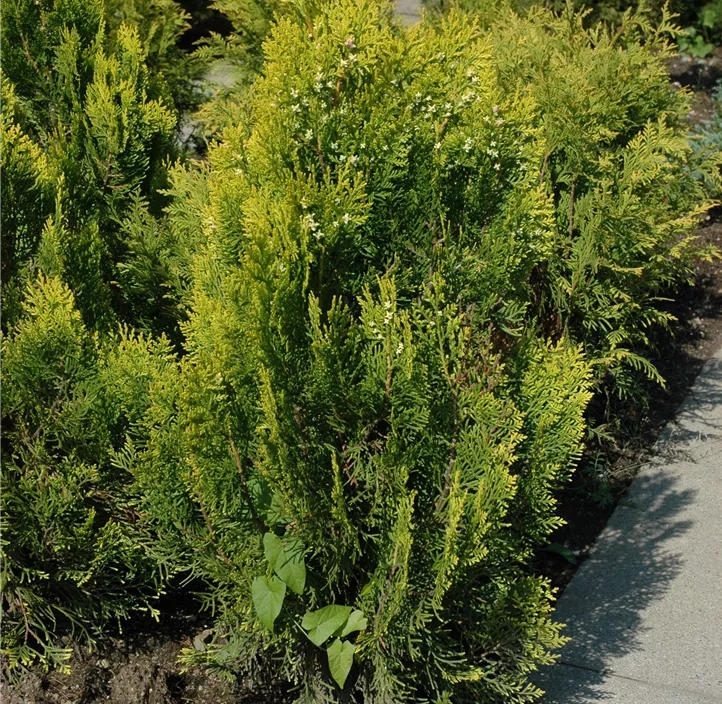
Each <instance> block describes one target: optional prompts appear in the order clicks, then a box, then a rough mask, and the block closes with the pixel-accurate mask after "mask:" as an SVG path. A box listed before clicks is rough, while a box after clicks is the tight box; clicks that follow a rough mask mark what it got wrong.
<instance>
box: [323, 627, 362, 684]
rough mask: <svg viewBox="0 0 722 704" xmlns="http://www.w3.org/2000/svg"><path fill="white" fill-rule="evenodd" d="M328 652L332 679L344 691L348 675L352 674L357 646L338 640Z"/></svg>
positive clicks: (330, 646) (329, 647)
mask: <svg viewBox="0 0 722 704" xmlns="http://www.w3.org/2000/svg"><path fill="white" fill-rule="evenodd" d="M326 652H327V653H328V669H329V670H331V677H333V679H334V680H335V681H336V684H337V685H338V686H339V687H341V689H343V686H344V684H346V678H347V677H348V673H349V672H351V666H352V665H353V654H354V653H355V652H356V646H355V645H354V644H353V643H349V642H348V641H345V640H341V639H340V638H336V640H335V641H333V643H331V645H329V646H328V648H327V649H326Z"/></svg>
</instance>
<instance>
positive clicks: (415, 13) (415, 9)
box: [394, 0, 422, 26]
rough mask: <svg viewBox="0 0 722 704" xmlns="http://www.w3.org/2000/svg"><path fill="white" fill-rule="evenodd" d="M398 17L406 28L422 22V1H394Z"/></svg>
mask: <svg viewBox="0 0 722 704" xmlns="http://www.w3.org/2000/svg"><path fill="white" fill-rule="evenodd" d="M394 6H395V8H394V9H395V10H396V15H397V16H398V17H399V19H400V20H401V22H402V23H403V24H405V25H406V26H410V25H412V24H416V23H417V22H420V21H421V10H422V4H421V0H394Z"/></svg>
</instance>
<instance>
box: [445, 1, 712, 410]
mask: <svg viewBox="0 0 722 704" xmlns="http://www.w3.org/2000/svg"><path fill="white" fill-rule="evenodd" d="M459 4H460V5H462V6H464V7H467V8H468V10H467V12H468V13H469V14H470V15H471V16H473V17H476V16H479V18H480V21H481V23H482V24H483V25H485V26H488V27H490V29H489V36H490V38H491V39H492V41H493V44H494V56H495V66H496V70H497V73H498V76H499V80H500V82H501V84H502V85H503V86H504V88H505V89H507V90H526V91H528V93H529V94H530V95H531V96H532V97H533V99H534V100H535V102H536V104H537V105H538V111H537V118H536V121H535V124H537V125H538V126H539V127H540V129H541V130H542V132H543V135H544V137H543V139H544V143H545V146H544V157H543V161H542V165H541V168H540V171H539V179H540V182H541V183H543V184H544V187H545V190H546V192H547V193H548V194H549V195H550V197H551V198H552V199H553V202H554V204H555V218H554V219H555V227H554V235H553V240H554V242H553V245H552V246H553V249H554V251H555V254H556V256H554V257H551V258H549V259H548V260H547V261H546V262H544V264H543V266H542V267H541V268H540V269H539V270H538V271H537V272H535V279H536V280H535V288H536V290H537V292H538V293H537V296H538V300H539V304H540V308H539V313H540V322H542V324H543V325H545V326H546V329H547V331H548V334H550V335H552V336H553V337H555V336H556V335H557V334H559V333H560V332H564V333H568V334H569V335H570V336H571V338H572V339H573V340H575V341H578V342H580V343H582V344H583V345H584V350H585V353H586V355H587V356H588V358H589V359H590V360H592V361H593V362H594V363H595V367H596V369H597V376H598V377H599V378H600V379H601V378H606V380H607V391H608V392H609V393H611V394H613V395H616V396H620V397H622V398H625V397H629V396H630V395H638V394H639V393H640V392H641V391H642V389H643V388H644V387H643V386H642V385H640V384H639V378H640V375H642V376H646V377H648V378H649V379H651V380H653V381H656V382H659V383H663V380H662V379H661V377H660V376H659V374H658V373H657V371H656V369H655V368H654V367H653V366H652V365H651V364H650V363H649V361H648V355H649V353H650V351H651V340H650V334H649V333H650V332H651V331H652V330H653V329H654V328H660V327H661V328H666V327H668V325H669V322H670V320H671V316H670V315H669V313H666V312H664V310H663V299H664V298H665V296H667V295H668V294H669V293H670V292H672V291H674V290H675V288H676V287H677V286H678V285H679V284H680V283H682V282H683V281H684V280H686V279H688V278H690V277H691V273H692V270H691V263H692V261H694V260H695V259H700V258H701V259H709V258H710V257H713V256H716V255H717V253H716V251H715V250H714V248H711V247H704V246H700V245H698V244H697V240H696V238H695V237H694V236H693V235H692V234H691V233H692V232H693V230H694V228H695V227H696V224H697V222H698V221H699V216H700V214H701V213H703V212H704V211H705V210H706V209H707V208H709V206H710V205H711V202H712V201H711V200H710V197H709V194H710V193H712V194H715V195H716V193H715V192H716V190H717V188H718V184H719V173H718V167H717V164H719V161H720V153H719V152H716V151H714V150H706V151H703V150H695V149H693V143H691V141H690V140H689V139H688V129H689V128H688V122H687V115H688V113H689V110H690V106H691V104H690V94H689V93H688V92H687V91H685V90H679V89H675V87H674V86H672V85H671V83H670V81H669V77H668V75H667V71H666V68H665V64H664V62H665V60H666V59H667V58H669V57H670V56H672V55H673V53H674V51H675V48H674V46H673V44H671V42H670V40H671V39H672V38H673V37H674V36H675V33H676V29H675V27H674V26H673V25H672V24H671V23H670V20H669V16H668V14H667V13H666V10H665V11H664V12H662V15H661V19H659V21H658V22H652V21H651V19H650V13H649V12H648V11H645V10H641V11H639V12H632V11H631V10H630V11H628V12H627V13H625V15H624V16H623V17H622V18H621V20H620V23H619V25H618V26H615V27H611V26H608V25H605V24H603V23H597V24H594V25H592V26H591V27H586V26H585V22H584V15H583V14H579V13H575V12H573V11H572V10H571V9H570V8H569V7H568V8H567V10H566V11H565V12H564V13H562V14H560V15H555V14H554V13H553V12H552V11H550V10H548V9H545V8H543V7H539V6H532V7H530V8H529V9H528V10H527V11H526V12H525V13H524V15H523V16H522V15H519V14H517V13H514V12H511V11H509V9H508V3H505V2H500V3H490V4H489V5H487V6H485V7H484V8H483V9H482V8H481V7H480V6H479V7H477V6H476V5H474V2H473V0H460V2H459Z"/></svg>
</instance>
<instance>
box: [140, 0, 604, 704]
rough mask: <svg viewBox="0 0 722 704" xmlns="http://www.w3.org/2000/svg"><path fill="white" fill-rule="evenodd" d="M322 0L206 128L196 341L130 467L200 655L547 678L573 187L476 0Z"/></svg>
mask: <svg viewBox="0 0 722 704" xmlns="http://www.w3.org/2000/svg"><path fill="white" fill-rule="evenodd" d="M309 22H310V24H307V23H306V22H305V21H304V20H303V16H301V21H297V20H296V19H294V18H287V19H284V20H281V21H280V22H279V23H278V25H277V26H276V28H275V29H274V30H273V36H272V39H271V41H270V42H269V43H267V45H266V46H265V48H264V51H265V54H266V57H267V64H266V65H265V68H264V71H263V75H262V77H261V78H260V79H259V81H258V82H257V83H256V85H255V87H254V99H253V105H252V118H251V121H250V123H249V124H245V125H239V126H238V127H235V128H232V129H229V130H227V131H226V132H225V134H224V139H223V141H222V142H221V143H220V144H218V145H217V146H216V147H215V148H214V149H212V150H211V153H210V155H209V160H210V164H209V166H208V169H207V171H205V172H204V175H203V177H202V180H203V182H204V183H205V187H206V188H207V189H208V195H207V197H206V198H205V199H204V200H203V201H201V203H200V205H199V206H196V209H197V220H196V221H197V222H198V223H200V226H201V230H200V231H199V232H198V233H197V236H198V238H199V243H198V249H197V253H196V255H195V257H194V260H193V265H192V280H193V283H192V290H191V294H190V297H189V304H188V305H189V308H190V318H189V321H188V323H187V324H186V325H185V326H184V333H185V336H186V342H185V348H186V352H187V354H186V356H185V358H184V359H183V361H182V363H181V364H180V365H179V368H178V372H177V373H178V378H177V380H175V381H170V380H168V381H167V383H164V384H163V385H162V387H157V388H156V394H155V403H154V404H153V405H152V407H151V409H150V410H149V412H148V416H147V417H146V421H145V422H146V424H147V428H148V432H149V436H150V442H149V444H148V445H147V446H146V447H144V448H138V454H137V457H136V464H135V465H134V470H133V471H134V473H135V475H136V478H137V480H138V485H139V491H140V493H141V494H142V495H143V496H144V497H145V501H144V503H143V511H144V514H145V515H147V516H148V517H150V518H151V519H152V525H153V526H154V527H155V529H156V530H157V531H158V533H159V535H160V537H161V538H162V541H163V543H162V544H163V545H164V547H165V550H167V554H168V556H169V557H168V559H169V560H170V561H171V562H179V561H185V562H186V564H187V566H188V569H189V570H190V571H191V572H192V573H193V574H195V575H197V576H200V577H202V578H204V579H205V580H206V581H207V582H208V584H209V588H208V593H207V599H208V603H209V604H213V605H214V606H215V608H216V609H217V613H218V629H217V632H216V637H215V639H214V642H213V643H211V644H209V647H208V648H207V650H206V651H204V653H203V654H202V655H200V654H198V653H195V654H190V655H189V657H190V658H191V660H193V659H197V658H200V659H203V660H205V661H206V662H209V663H210V664H212V665H213V666H215V667H217V668H220V669H223V668H227V669H231V670H233V669H238V668H241V669H246V670H247V672H248V673H253V672H254V671H255V670H256V667H255V665H254V663H257V662H258V657H259V655H262V656H263V657H264V661H266V662H268V666H267V669H265V670H263V671H262V672H261V677H266V678H269V677H270V678H273V677H274V676H275V677H276V678H278V679H280V680H287V681H289V682H292V683H295V684H297V685H298V686H299V700H300V701H308V702H311V701H313V702H318V701H341V700H343V698H344V697H346V696H352V697H358V698H361V699H363V700H364V701H367V702H392V701H393V702H396V701H424V700H427V699H428V698H431V699H434V700H439V701H451V700H454V701H474V702H478V701H504V702H515V701H519V702H521V701H528V700H531V699H533V698H535V697H536V696H537V695H538V690H537V689H536V688H535V687H534V686H532V685H531V684H529V683H528V682H527V680H526V674H527V673H528V672H529V671H530V670H531V669H533V668H535V667H536V666H538V665H539V664H541V663H544V662H549V661H550V660H551V657H552V656H551V650H552V649H553V648H555V647H556V646H558V645H559V644H560V643H561V642H562V638H561V636H560V633H559V626H558V625H556V624H554V623H553V622H552V621H551V618H550V611H551V600H550V597H551V590H550V587H549V584H548V582H547V581H546V580H544V579H541V578H538V577H535V576H533V574H532V573H531V571H530V569H529V567H528V560H529V558H530V556H531V554H532V550H533V548H534V546H535V545H538V544H539V542H540V541H543V540H544V539H545V537H546V536H547V535H548V534H549V532H550V531H551V530H552V529H553V528H554V527H555V526H556V525H558V523H559V519H558V518H556V516H555V511H554V505H555V501H554V498H553V491H554V490H555V488H556V487H558V486H559V485H560V484H561V482H562V481H564V480H565V479H566V478H567V477H568V475H569V473H570V471H571V469H572V467H573V464H574V461H575V459H576V458H577V457H578V454H579V451H580V440H581V436H582V432H583V427H584V425H583V420H582V414H583V412H584V408H585V406H586V403H587V401H588V399H589V392H588V385H589V378H590V373H589V368H588V367H587V365H586V363H585V362H584V361H583V360H582V357H581V352H580V350H579V349H578V348H575V347H573V346H570V345H568V344H567V343H566V341H560V342H558V343H552V342H549V341H546V340H543V339H536V338H535V337H534V335H533V334H531V331H530V330H527V331H525V330H524V329H523V322H524V316H525V311H526V310H527V308H528V307H529V306H530V305H531V303H532V300H531V295H530V290H529V286H528V281H529V279H530V277H531V275H532V272H533V271H534V269H535V267H537V266H539V265H540V264H541V262H543V261H544V260H545V259H547V258H548V257H549V256H551V249H550V244H551V232H552V230H553V212H554V210H553V203H552V201H551V200H550V199H549V198H548V197H547V195H546V194H545V192H544V189H543V188H542V187H541V186H540V184H539V177H538V167H539V164H540V163H541V161H542V159H543V152H542V147H543V143H542V142H541V131H540V130H539V129H538V127H536V126H535V124H534V122H535V115H536V112H535V110H536V108H535V104H534V102H533V100H531V99H530V98H529V97H527V96H525V95H523V94H520V93H518V92H514V91H503V90H502V89H501V87H500V85H499V83H498V81H497V79H496V75H495V71H494V66H493V60H492V51H491V50H492V46H491V43H490V42H489V40H488V39H485V38H484V37H483V36H482V35H481V33H480V32H479V30H478V28H476V27H474V26H473V25H472V24H471V23H468V22H465V21H463V20H462V19H460V18H458V17H452V18H450V19H449V20H448V21H447V22H445V23H444V24H443V25H442V26H440V27H439V28H434V27H431V26H422V27H419V28H416V29H413V30H411V31H409V32H407V31H405V30H402V29H401V28H399V27H398V26H397V25H396V24H395V23H394V21H393V19H392V15H391V8H390V6H388V5H387V4H385V3H380V2H371V1H366V2H361V3H359V2H350V1H347V2H337V3H331V4H329V5H327V6H323V7H322V8H321V9H319V10H317V12H316V14H313V15H312V16H311V20H309ZM186 183H187V181H185V182H181V183H180V186H179V188H183V187H185V184H186ZM177 207H178V211H177V212H176V214H175V216H174V217H177V218H178V219H179V220H180V221H181V222H182V223H188V222H189V221H190V214H189V212H188V211H193V208H188V207H186V208H183V206H182V205H179V206H177ZM271 663H273V664H271Z"/></svg>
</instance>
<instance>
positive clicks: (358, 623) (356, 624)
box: [337, 609, 369, 638]
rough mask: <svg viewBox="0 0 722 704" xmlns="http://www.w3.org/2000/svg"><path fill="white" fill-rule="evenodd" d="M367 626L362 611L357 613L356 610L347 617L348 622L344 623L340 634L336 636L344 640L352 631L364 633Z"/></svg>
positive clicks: (367, 623)
mask: <svg viewBox="0 0 722 704" xmlns="http://www.w3.org/2000/svg"><path fill="white" fill-rule="evenodd" d="M368 625H369V622H368V620H367V619H366V617H365V616H364V614H363V611H359V610H358V609H356V610H355V611H352V612H351V615H350V616H349V617H348V621H346V624H345V625H344V627H343V628H342V629H341V632H340V633H338V634H337V635H338V636H339V637H341V638H344V637H345V636H347V635H348V634H349V633H353V632H354V631H365V630H366V627H367V626H368Z"/></svg>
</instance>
